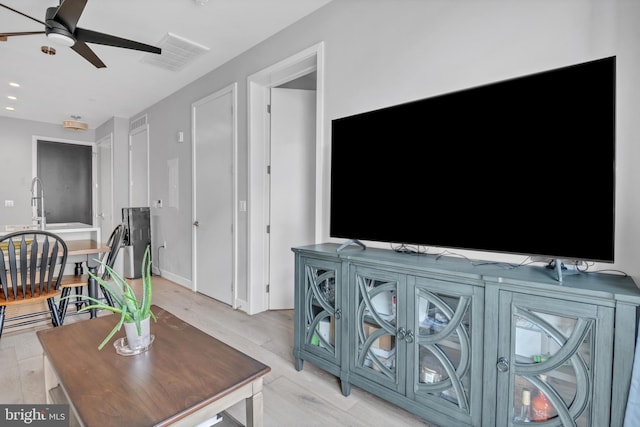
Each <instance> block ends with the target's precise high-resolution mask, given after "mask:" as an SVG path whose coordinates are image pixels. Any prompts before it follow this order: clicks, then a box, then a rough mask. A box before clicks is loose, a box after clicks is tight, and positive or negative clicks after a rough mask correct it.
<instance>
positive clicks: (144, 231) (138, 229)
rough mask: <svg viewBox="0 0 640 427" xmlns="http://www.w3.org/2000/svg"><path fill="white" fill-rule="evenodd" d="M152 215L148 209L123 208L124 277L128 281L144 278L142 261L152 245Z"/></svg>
mask: <svg viewBox="0 0 640 427" xmlns="http://www.w3.org/2000/svg"><path fill="white" fill-rule="evenodd" d="M150 218H151V215H150V210H149V208H148V207H142V208H122V222H123V223H124V224H125V225H126V227H127V230H126V232H125V237H124V275H125V277H126V278H128V279H139V278H140V277H142V259H143V257H144V251H145V250H146V249H147V246H150V245H151V221H150Z"/></svg>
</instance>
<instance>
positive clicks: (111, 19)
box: [0, 0, 330, 128]
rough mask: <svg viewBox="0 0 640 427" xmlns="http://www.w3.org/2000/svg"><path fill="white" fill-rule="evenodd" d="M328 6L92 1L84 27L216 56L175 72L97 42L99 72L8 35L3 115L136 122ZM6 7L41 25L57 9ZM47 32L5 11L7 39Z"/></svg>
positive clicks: (298, 0)
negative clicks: (187, 44) (174, 41)
mask: <svg viewBox="0 0 640 427" xmlns="http://www.w3.org/2000/svg"><path fill="white" fill-rule="evenodd" d="M329 1H330V0H208V1H207V0H200V1H199V2H196V1H195V0H89V1H88V2H87V5H86V7H85V9H84V13H83V14H82V16H81V18H80V20H79V22H78V27H81V28H84V29H89V30H94V31H98V32H102V33H107V34H112V35H115V36H118V37H122V38H125V39H130V40H135V41H138V42H142V43H146V44H150V45H154V46H155V45H158V43H159V42H160V41H161V40H162V39H163V38H164V37H165V36H166V35H167V33H171V34H174V35H177V36H179V37H182V38H185V39H188V40H190V41H192V42H195V43H198V44H200V45H204V46H206V47H208V48H209V49H210V50H209V51H208V52H207V53H206V54H204V55H203V56H200V57H199V58H197V59H196V60H195V61H194V62H193V63H191V64H190V65H187V66H186V67H184V68H183V69H182V70H181V71H177V72H175V71H168V70H166V69H162V68H159V67H157V66H154V65H150V64H147V63H144V62H142V58H144V56H145V55H149V54H146V53H143V52H140V51H135V50H129V49H121V48H115V47H110V46H101V45H95V44H91V45H89V46H90V47H91V49H92V50H93V51H94V52H95V53H96V54H97V55H98V56H99V57H100V59H102V61H103V62H104V63H105V64H106V65H107V68H102V69H98V68H95V67H94V66H93V65H91V63H89V62H88V61H86V60H85V59H84V58H82V57H81V56H80V55H78V54H77V53H76V52H74V51H73V50H71V49H70V48H68V47H64V46H56V45H52V44H51V43H49V42H48V41H47V38H46V37H45V35H44V34H38V35H29V36H19V37H9V39H8V41H7V42H0V96H1V98H0V115H2V116H7V117H14V118H20V119H27V120H36V121H41V122H48V123H59V124H62V121H63V120H68V119H70V118H71V116H73V115H78V116H81V117H82V118H81V120H82V121H85V122H88V123H89V127H90V128H95V127H97V126H100V125H101V124H103V123H104V122H106V121H107V120H109V119H110V118H111V117H114V116H115V117H125V118H130V117H131V116H132V115H134V114H136V113H138V112H140V111H141V110H143V109H144V108H146V107H148V106H150V105H152V104H154V103H155V102H157V101H160V100H161V99H163V98H165V97H166V96H168V95H170V94H171V93H173V92H175V91H176V90H178V89H180V88H181V87H184V86H185V85H186V84H188V83H190V82H192V81H194V80H195V79H197V78H199V77H201V76H202V75H204V74H206V73H208V72H209V71H211V70H213V69H215V68H217V67H218V66H220V65H222V64H224V63H225V62H227V61H228V60H230V59H232V58H234V57H235V56H237V55H239V54H240V53H242V52H244V51H246V50H247V49H249V48H251V47H252V46H254V45H256V44H258V43H259V42H261V41H262V40H264V39H266V38H268V37H270V36H271V35H273V34H275V33H277V32H278V31H280V30H282V29H283V28H285V27H287V26H288V25H290V24H292V23H293V22H295V21H297V20H299V19H300V18H302V17H304V16H306V15H308V14H310V13H312V12H313V11H315V10H316V9H318V8H320V7H322V6H324V5H325V4H327V3H329ZM203 2H204V4H201V3H203ZM0 3H2V4H5V5H7V6H9V7H11V8H13V9H16V10H19V11H20V12H23V13H24V14H26V15H29V16H32V17H34V18H36V19H38V20H39V21H44V14H45V11H46V9H47V7H51V6H57V4H58V3H57V0H0ZM42 30H44V28H43V26H42V25H41V24H39V23H37V22H35V21H32V20H30V19H28V18H25V17H23V16H20V15H18V14H16V13H14V12H11V11H9V10H7V9H4V8H0V33H3V32H14V31H42ZM41 46H52V47H54V48H55V49H56V52H57V53H56V55H55V56H49V55H45V54H44V53H42V52H41V51H40V48H41ZM10 82H17V83H19V84H20V87H19V88H12V87H10V86H9V83H10ZM10 95H13V96H16V97H17V100H10V99H8V98H7V97H8V96H10ZM7 106H13V107H14V108H15V111H8V110H6V108H5V107H7Z"/></svg>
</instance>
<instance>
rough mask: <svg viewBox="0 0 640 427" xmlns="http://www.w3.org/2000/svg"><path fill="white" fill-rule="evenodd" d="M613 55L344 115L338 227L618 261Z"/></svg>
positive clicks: (450, 244) (412, 240)
mask: <svg viewBox="0 0 640 427" xmlns="http://www.w3.org/2000/svg"><path fill="white" fill-rule="evenodd" d="M615 88H616V85H615V57H609V58H604V59H599V60H595V61H590V62H586V63H581V64H577V65H572V66H568V67H564V68H559V69H554V70H550V71H544V72H540V73H536V74H532V75H528V76H524V77H519V78H514V79H510V80H506V81H502V82H498V83H492V84H488V85H484V86H480V87H474V88H470V89H465V90H461V91H458V92H454V93H449V94H444V95H439V96H434V97H431V98H427V99H422V100H419V101H414V102H409V103H405V104H401V105H396V106H392V107H388V108H383V109H379V110H376V111H370V112H366V113H362V114H357V115H353V116H349V117H343V118H338V119H335V120H333V121H332V129H331V132H332V134H331V139H332V144H331V150H332V151H331V207H330V235H331V237H334V238H342V239H358V240H368V241H379V242H390V243H398V244H412V245H425V246H437V247H445V248H461V249H470V250H480V251H491V252H503V253H513V254H524V255H535V256H542V257H549V258H561V259H580V260H592V261H603V262H613V261H614V215H615V211H614V210H615Z"/></svg>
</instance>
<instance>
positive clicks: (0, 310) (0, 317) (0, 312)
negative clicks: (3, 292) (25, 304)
mask: <svg viewBox="0 0 640 427" xmlns="http://www.w3.org/2000/svg"><path fill="white" fill-rule="evenodd" d="M6 309H7V306H6V305H2V306H0V337H2V330H3V329H4V312H5V310H6Z"/></svg>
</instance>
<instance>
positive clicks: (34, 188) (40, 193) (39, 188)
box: [31, 176, 47, 230]
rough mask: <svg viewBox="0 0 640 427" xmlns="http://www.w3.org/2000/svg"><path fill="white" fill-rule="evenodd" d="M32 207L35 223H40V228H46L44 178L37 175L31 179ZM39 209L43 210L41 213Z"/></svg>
mask: <svg viewBox="0 0 640 427" xmlns="http://www.w3.org/2000/svg"><path fill="white" fill-rule="evenodd" d="M38 201H39V203H38ZM38 208H39V209H38ZM31 209H32V211H33V218H32V221H33V223H34V224H39V225H40V229H41V230H44V228H45V225H46V224H47V220H46V218H45V215H44V186H43V184H42V180H41V179H40V178H38V177H37V176H36V177H35V178H33V180H32V181H31ZM38 210H40V211H41V212H40V214H38Z"/></svg>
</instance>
